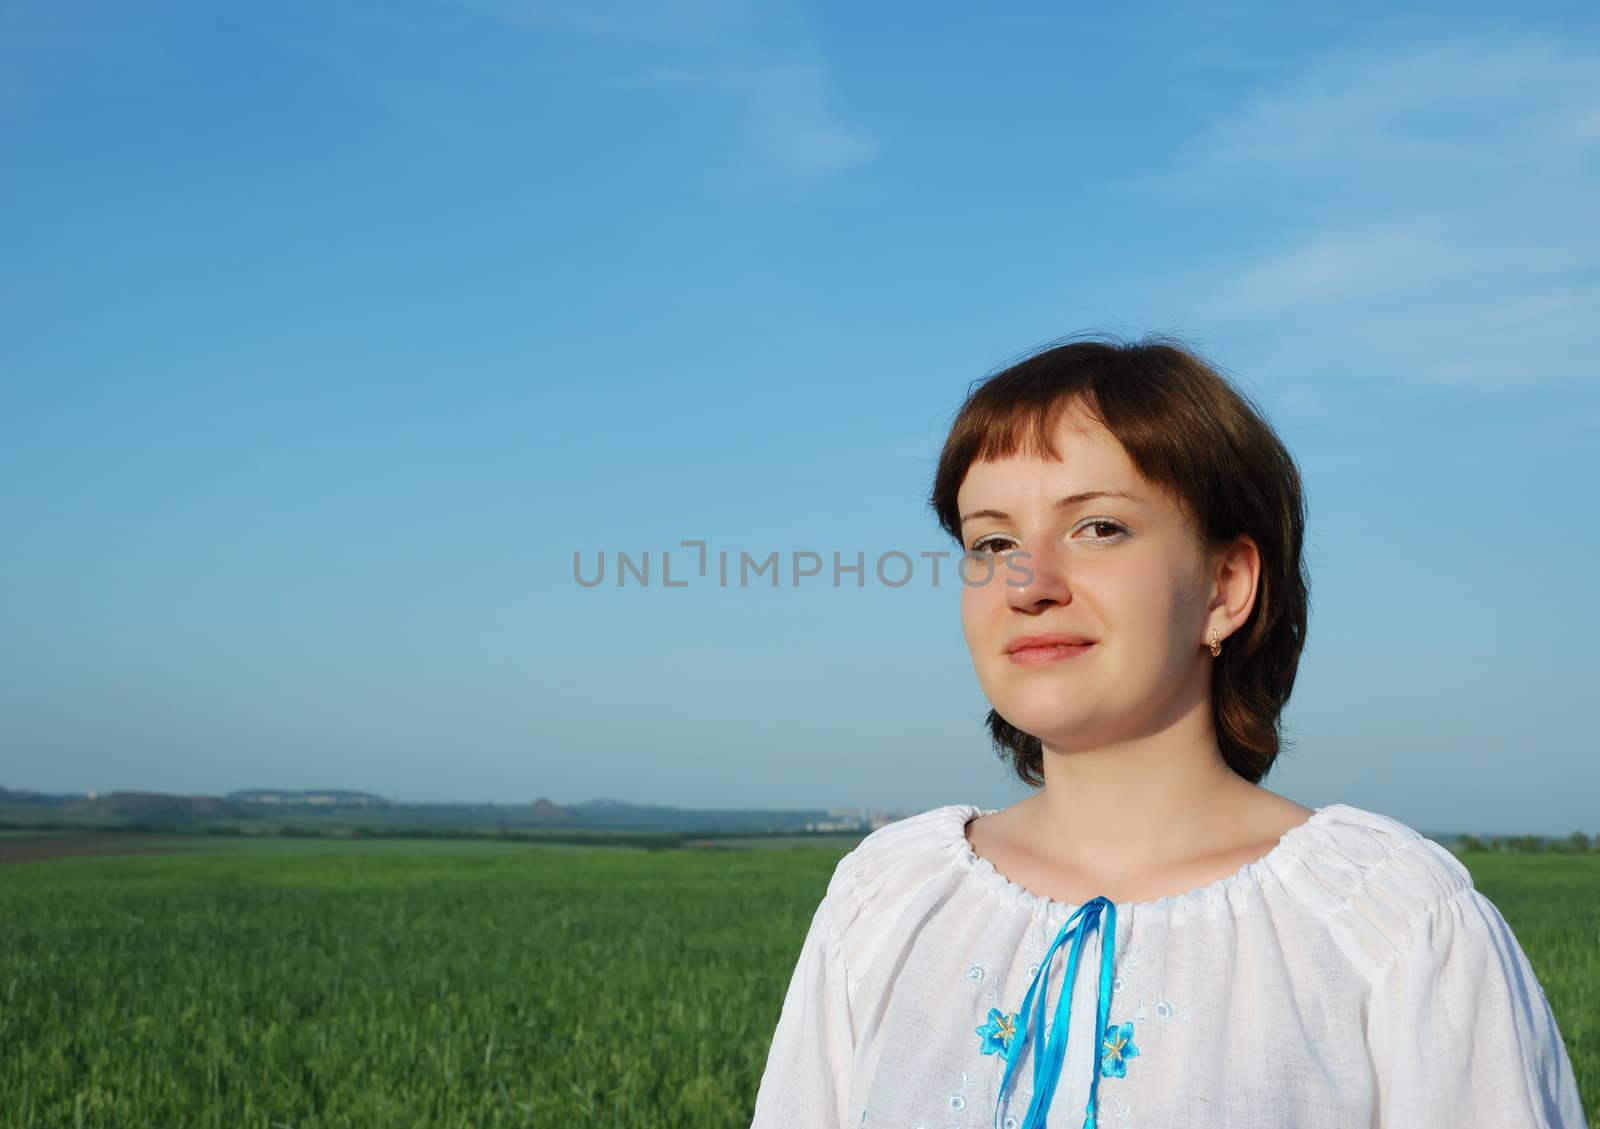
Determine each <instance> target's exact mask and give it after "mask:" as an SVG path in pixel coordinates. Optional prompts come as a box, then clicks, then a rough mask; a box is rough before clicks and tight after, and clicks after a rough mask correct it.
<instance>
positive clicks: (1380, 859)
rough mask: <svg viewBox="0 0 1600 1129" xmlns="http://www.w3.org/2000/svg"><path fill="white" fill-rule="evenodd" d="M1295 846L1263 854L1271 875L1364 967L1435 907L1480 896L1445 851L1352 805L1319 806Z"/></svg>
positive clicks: (1375, 963)
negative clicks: (1311, 909)
mask: <svg viewBox="0 0 1600 1129" xmlns="http://www.w3.org/2000/svg"><path fill="white" fill-rule="evenodd" d="M1293 846H1294V849H1293V850H1289V851H1284V852H1275V853H1274V856H1269V860H1270V862H1271V863H1272V867H1271V869H1272V871H1273V873H1274V875H1275V876H1276V877H1277V878H1278V880H1279V881H1280V882H1281V883H1282V884H1283V886H1284V887H1285V888H1286V889H1288V890H1290V891H1292V892H1293V893H1294V894H1295V895H1296V897H1297V899H1298V900H1300V901H1301V902H1303V903H1306V904H1308V905H1310V906H1311V907H1312V908H1313V909H1314V910H1315V911H1316V913H1317V915H1318V916H1319V917H1322V918H1323V919H1324V920H1325V921H1326V922H1327V924H1328V927H1329V928H1330V929H1332V930H1333V932H1334V933H1335V934H1336V936H1337V937H1338V938H1339V940H1340V942H1341V944H1342V945H1343V946H1344V948H1345V949H1346V950H1347V951H1348V952H1349V954H1350V956H1351V957H1352V959H1354V960H1355V961H1356V963H1357V964H1358V965H1361V966H1364V967H1366V968H1367V969H1369V970H1374V969H1377V968H1381V967H1383V966H1384V965H1385V964H1387V963H1388V961H1389V958H1390V957H1392V956H1393V955H1394V953H1395V952H1396V951H1397V949H1399V948H1400V947H1401V946H1403V945H1405V944H1406V943H1408V941H1409V939H1410V938H1411V936H1412V935H1413V933H1414V931H1415V930H1416V928H1417V927H1418V925H1419V924H1420V923H1422V922H1423V921H1425V920H1426V919H1427V918H1428V917H1430V916H1431V915H1433V914H1434V913H1436V912H1437V911H1438V910H1439V908H1440V907H1442V906H1445V905H1447V904H1448V903H1450V902H1451V901H1452V900H1454V899H1458V898H1476V897H1479V896H1480V895H1478V893H1477V891H1476V890H1475V888H1474V886H1473V881H1472V874H1471V872H1470V871H1468V870H1467V868H1466V867H1465V866H1464V865H1463V864H1462V863H1461V860H1460V859H1458V858H1456V856H1455V855H1454V854H1453V853H1452V852H1451V851H1450V850H1449V849H1448V848H1446V847H1444V846H1442V845H1441V844H1440V843H1438V842H1437V841H1435V840H1434V839H1432V838H1429V837H1428V836H1427V835H1424V834H1423V833H1422V832H1421V831H1419V830H1417V829H1416V828H1415V827H1412V826H1411V825H1410V824H1407V823H1405V822H1402V821H1401V820H1399V819H1396V818H1394V817H1392V816H1389V815H1384V814H1382V813H1380V812H1376V811H1371V810H1368V809H1366V808H1362V807H1357V806H1355V805H1352V804H1344V803H1335V804H1329V805H1327V806H1325V807H1321V808H1318V809H1317V810H1316V813H1315V814H1314V815H1313V816H1312V817H1311V819H1310V820H1308V821H1307V823H1306V824H1305V826H1304V827H1303V828H1302V829H1301V834H1299V835H1298V836H1297V837H1296V838H1295V840H1294V843H1293Z"/></svg>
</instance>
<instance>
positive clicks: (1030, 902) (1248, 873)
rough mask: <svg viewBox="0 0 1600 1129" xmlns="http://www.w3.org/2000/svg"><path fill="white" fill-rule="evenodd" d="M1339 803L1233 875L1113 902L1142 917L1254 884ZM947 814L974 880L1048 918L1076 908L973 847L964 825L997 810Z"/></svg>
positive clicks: (947, 832) (948, 837) (953, 841)
mask: <svg viewBox="0 0 1600 1129" xmlns="http://www.w3.org/2000/svg"><path fill="white" fill-rule="evenodd" d="M1345 807H1346V805H1344V804H1326V805H1324V806H1322V807H1320V808H1314V809H1312V812H1311V816H1310V818H1308V819H1305V820H1302V821H1301V822H1299V823H1297V824H1295V825H1294V826H1293V827H1291V828H1289V830H1287V831H1285V832H1284V833H1283V834H1282V835H1281V836H1279V837H1278V841H1277V843H1276V844H1274V845H1273V847H1272V849H1271V850H1269V851H1268V852H1267V853H1266V854H1264V855H1262V856H1261V857H1260V858H1258V859H1256V860H1254V861H1253V862H1247V863H1245V864H1244V865H1243V866H1242V867H1240V868H1239V869H1238V870H1237V871H1235V872H1234V873H1232V874H1230V875H1228V876H1226V877H1224V878H1218V879H1215V880H1213V881H1211V882H1208V883H1207V884H1206V885H1204V886H1196V887H1194V888H1193V889H1191V890H1186V891H1184V892H1183V893H1180V894H1165V895H1163V896H1161V897H1159V898H1153V899H1150V900H1148V901H1143V902H1113V903H1112V904H1113V905H1115V906H1116V908H1117V911H1118V912H1119V913H1122V914H1127V915H1130V916H1131V915H1133V914H1138V915H1140V916H1143V915H1145V914H1150V913H1162V912H1166V911H1170V910H1175V909H1180V908H1181V909H1185V910H1188V909H1197V908H1200V907H1201V906H1203V905H1205V904H1206V903H1208V902H1213V901H1216V900H1222V899H1226V898H1227V897H1228V894H1229V893H1230V891H1232V890H1234V889H1235V888H1236V887H1238V886H1241V885H1243V884H1245V883H1255V884H1257V885H1259V882H1260V878H1261V875H1262V873H1263V872H1264V871H1266V870H1268V869H1270V868H1272V867H1275V866H1276V865H1278V864H1280V863H1283V862H1285V861H1287V859H1289V858H1290V857H1292V856H1294V855H1295V854H1297V853H1298V852H1299V851H1300V849H1301V845H1302V842H1303V841H1304V840H1305V839H1306V838H1307V837H1308V836H1310V835H1311V834H1312V833H1313V832H1314V831H1317V830H1319V829H1320V828H1321V827H1322V825H1323V824H1325V823H1328V822H1330V821H1331V820H1333V819H1334V818H1335V817H1336V816H1337V815H1338V814H1339V813H1340V812H1341V811H1343V810H1344V809H1345ZM945 810H946V812H947V813H948V816H947V818H946V819H945V820H944V821H943V825H942V826H941V827H940V829H939V830H940V834H941V838H943V839H944V840H945V844H944V845H945V846H946V847H947V848H948V849H949V850H950V851H952V852H953V854H954V855H955V859H956V863H957V865H959V866H961V867H963V868H964V869H965V870H966V871H967V872H968V873H969V874H970V875H971V876H972V878H973V879H975V880H976V881H977V882H978V883H979V884H980V885H982V886H983V887H984V888H985V889H987V890H989V891H991V892H992V893H994V894H995V895H996V896H998V897H999V898H1000V899H1001V900H1002V901H1003V902H1006V903H1007V904H1009V905H1011V906H1013V907H1015V908H1017V909H1020V910H1022V911H1023V912H1026V913H1029V914H1037V913H1040V912H1042V913H1043V914H1044V915H1045V916H1046V917H1047V918H1048V917H1059V918H1066V917H1068V916H1070V915H1071V914H1072V913H1073V912H1074V911H1076V910H1078V909H1080V908H1081V906H1080V904H1079V903H1077V902H1062V901H1057V900H1055V899H1054V898H1050V897H1046V896H1045V895H1043V894H1035V893H1034V892H1033V891H1032V890H1029V889H1028V888H1027V887H1026V886H1023V885H1020V884H1019V883H1016V882H1013V881H1012V880H1011V879H1009V878H1007V877H1006V876H1005V875H1004V874H1001V873H1000V871H999V869H998V868H997V867H996V866H995V865H994V863H992V862H990V861H989V860H988V859H986V858H984V857H983V856H982V855H980V854H978V852H977V851H975V850H973V849H972V843H971V841H970V840H968V839H967V833H966V829H967V824H968V823H970V822H971V821H972V820H973V819H976V818H977V817H978V816H980V815H992V814H994V813H995V812H998V811H1001V810H1003V809H1001V808H984V807H979V806H978V805H977V804H952V805H950V806H949V807H948V808H946V809H945Z"/></svg>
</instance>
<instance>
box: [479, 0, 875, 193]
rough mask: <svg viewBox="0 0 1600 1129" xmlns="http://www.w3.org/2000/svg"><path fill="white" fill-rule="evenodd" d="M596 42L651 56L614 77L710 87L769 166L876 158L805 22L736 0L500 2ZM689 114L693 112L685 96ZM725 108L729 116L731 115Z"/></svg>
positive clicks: (812, 170) (690, 88)
mask: <svg viewBox="0 0 1600 1129" xmlns="http://www.w3.org/2000/svg"><path fill="white" fill-rule="evenodd" d="M498 10H500V11H501V12H502V13H503V14H505V15H506V16H508V17H509V18H511V19H513V20H518V21H529V22H533V23H539V24H543V25H546V26H551V27H555V28H558V29H561V30H563V31H565V32H568V33H571V34H573V35H576V36H579V37H581V38H583V39H585V40H588V41H590V42H592V43H595V44H597V45H599V46H600V47H602V48H603V49H604V48H607V47H610V48H614V49H615V52H616V59H617V62H618V64H619V65H621V66H625V65H629V64H630V63H631V62H632V61H633V60H636V59H637V58H638V57H639V56H640V54H641V53H642V54H643V55H644V56H646V57H647V58H648V60H649V61H648V62H646V63H645V64H644V65H643V66H642V67H641V68H639V69H637V70H636V71H635V72H633V75H632V77H630V78H628V79H625V80H623V81H621V82H620V83H616V84H614V85H620V86H623V87H634V88H640V89H648V90H651V91H654V92H658V93H659V92H668V93H670V92H673V91H685V92H693V93H698V94H710V95H712V96H713V98H714V99H716V101H717V105H718V111H717V112H718V116H719V117H728V118H731V119H732V120H734V121H737V122H739V123H741V125H740V130H741V135H742V146H743V152H744V153H745V154H746V155H747V156H749V157H753V158H755V159H756V160H757V161H759V162H760V163H761V164H762V165H764V166H765V167H767V168H770V169H774V170H776V171H778V172H781V173H784V174H788V175H792V176H800V177H809V176H821V175H827V174H830V173H835V172H839V171H842V170H844V169H846V168H850V167H852V166H855V165H860V164H863V163H866V162H868V161H870V160H872V159H873V158H874V157H875V156H876V155H877V151H878V146H877V142H876V141H875V140H874V139H873V138H872V137H871V136H869V135H868V134H867V132H866V131H864V130H863V129H861V128H860V127H858V126H854V125H851V124H850V123H849V121H848V119H847V115H846V114H845V113H844V111H843V109H842V107H841V105H840V102H841V99H840V97H839V95H838V92H837V90H836V89H835V86H834V83H833V80H832V76H831V72H830V70H829V68H828V65H827V63H826V61H825V60H824V59H823V58H822V56H821V54H820V53H819V52H818V51H817V50H816V49H815V47H814V46H812V45H811V42H810V36H809V35H808V34H807V33H806V30H805V29H804V28H803V27H796V26H792V25H784V23H783V13H782V12H780V11H779V10H778V9H776V8H773V7H771V6H768V5H760V4H754V3H742V2H739V0H699V2H688V0H667V2H663V3H642V2H636V0H605V2H585V3H567V2H560V3H556V2H551V0H524V2H512V3H503V4H500V5H499V9H498ZM684 105H685V113H692V112H693V110H692V103H689V102H686V103H685V104H684ZM730 111H731V113H730Z"/></svg>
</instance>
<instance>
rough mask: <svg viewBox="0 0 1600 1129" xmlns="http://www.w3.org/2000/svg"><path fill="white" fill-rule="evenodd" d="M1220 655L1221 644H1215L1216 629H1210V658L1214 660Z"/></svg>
mask: <svg viewBox="0 0 1600 1129" xmlns="http://www.w3.org/2000/svg"><path fill="white" fill-rule="evenodd" d="M1220 654H1222V644H1221V643H1219V642H1217V629H1216V628H1215V627H1213V628H1212V629H1211V657H1212V658H1216V657H1217V656H1218V655H1220Z"/></svg>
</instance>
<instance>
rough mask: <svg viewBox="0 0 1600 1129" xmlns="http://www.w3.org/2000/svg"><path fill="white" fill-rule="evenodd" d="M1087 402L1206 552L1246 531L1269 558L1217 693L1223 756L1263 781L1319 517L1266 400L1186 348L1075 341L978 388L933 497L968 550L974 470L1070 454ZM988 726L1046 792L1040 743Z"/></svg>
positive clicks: (948, 444) (1149, 342)
mask: <svg viewBox="0 0 1600 1129" xmlns="http://www.w3.org/2000/svg"><path fill="white" fill-rule="evenodd" d="M1073 406H1077V407H1079V408H1080V409H1082V410H1083V411H1084V413H1085V414H1087V415H1089V416H1090V417H1091V418H1093V419H1095V420H1097V421H1098V422H1099V423H1100V424H1102V425H1103V426H1104V427H1105V428H1106V430H1108V431H1109V432H1110V433H1111V434H1112V435H1113V436H1115V437H1116V439H1117V441H1118V442H1120V443H1121V444H1122V447H1123V449H1124V450H1125V451H1126V452H1127V454H1128V458H1129V460H1130V461H1131V462H1132V463H1133V465H1134V467H1135V468H1136V469H1137V470H1138V472H1139V473H1140V474H1141V475H1142V476H1143V477H1144V478H1145V480H1146V481H1148V482H1150V483H1151V484H1152V485H1154V486H1156V487H1157V488H1159V489H1161V490H1163V491H1165V492H1166V493H1167V494H1168V495H1169V496H1170V497H1172V498H1173V499H1175V500H1176V501H1177V502H1179V504H1180V505H1181V506H1182V508H1183V509H1184V511H1185V512H1186V514H1187V515H1188V517H1189V519H1190V522H1191V525H1192V527H1193V528H1194V529H1195V531H1196V536H1197V539H1198V544H1199V546H1200V548H1201V550H1202V552H1207V551H1210V550H1214V549H1218V548H1220V547H1222V546H1223V545H1225V544H1226V543H1228V542H1230V541H1232V540H1233V539H1234V538H1236V537H1238V536H1240V535H1244V534H1248V535H1249V536H1250V537H1251V539H1253V540H1254V541H1255V543H1256V546H1257V548H1258V549H1259V550H1260V554H1261V575H1260V578H1259V581H1258V584H1257V588H1256V601H1255V606H1254V607H1253V608H1252V609H1251V611H1250V616H1249V618H1248V619H1246V620H1245V622H1244V624H1243V625H1242V626H1241V627H1240V629H1239V630H1238V631H1236V632H1235V633H1234V634H1233V635H1232V636H1231V637H1230V638H1229V639H1228V640H1227V642H1226V645H1225V646H1224V647H1223V650H1222V654H1221V656H1220V657H1218V658H1217V659H1216V660H1215V665H1214V667H1213V671H1212V694H1211V713H1212V722H1213V724H1214V726H1215V728H1216V732H1217V741H1218V745H1219V747H1220V749H1221V752H1222V757H1223V760H1224V761H1226V762H1227V764H1228V767H1230V768H1231V769H1233V771H1235V772H1237V773H1238V774H1239V775H1240V776H1242V777H1244V778H1245V779H1246V780H1248V781H1250V782H1251V783H1252V784H1259V783H1260V782H1261V780H1262V779H1263V778H1264V777H1265V776H1266V775H1267V772H1268V771H1269V770H1270V769H1271V768H1272V764H1273V762H1274V761H1275V760H1276V759H1277V757H1278V752H1279V747H1280V743H1281V741H1282V736H1281V733H1280V729H1279V726H1280V715H1281V714H1282V712H1283V707H1284V706H1285V705H1286V704H1287V703H1288V701H1289V694H1290V692H1291V691H1292V690H1293V688H1294V676H1295V671H1296V669H1297V667H1298V666H1299V664H1300V652H1301V649H1302V648H1303V647H1304V646H1305V637H1306V617H1307V611H1308V607H1309V604H1310V579H1309V577H1308V576H1307V575H1306V573H1305V568H1304V564H1303V561H1302V559H1301V546H1302V543H1303V541H1304V539H1305V525H1306V508H1305V500H1304V496H1303V493H1302V490H1301V481H1300V471H1299V468H1298V467H1297V466H1296V464H1295V461H1294V458H1293V457H1292V456H1291V455H1290V454H1289V451H1288V449H1287V448H1286V447H1285V446H1284V444H1283V442H1282V440H1280V439H1279V438H1278V436H1277V433H1276V432H1274V431H1273V429H1272V427H1271V425H1270V424H1269V423H1267V421H1266V419H1265V417H1264V415H1263V413H1262V412H1261V411H1260V409H1259V408H1258V407H1256V405H1255V404H1254V402H1253V401H1251V400H1250V398H1249V397H1248V396H1246V395H1245V394H1244V393H1243V392H1241V391H1240V390H1239V389H1237V388H1235V387H1234V386H1233V385H1232V384H1231V383H1229V382H1228V381H1227V380H1226V379H1224V378H1223V377H1222V376H1221V375H1219V374H1218V373H1217V371H1216V370H1215V369H1213V368H1212V367H1211V366H1210V365H1209V364H1207V363H1206V362H1205V361H1204V360H1202V359H1201V358H1200V357H1199V356H1197V355H1196V354H1195V353H1194V352H1193V351H1191V350H1189V349H1187V348H1185V347H1184V346H1182V345H1181V344H1179V343H1177V342H1176V341H1173V340H1172V339H1170V338H1165V337H1146V338H1144V339H1142V340H1140V341H1138V342H1136V343H1128V342H1124V341H1118V340H1115V339H1098V338H1091V339H1079V340H1072V341H1068V342H1067V343H1065V344H1058V345H1055V346H1052V347H1049V348H1046V349H1044V350H1043V351H1041V352H1038V353H1035V354H1033V355H1032V356H1029V357H1027V358H1025V359H1023V360H1021V361H1019V362H1017V363H1016V364H1013V365H1011V366H1010V367H1009V368H1007V369H1005V370H1003V371H1001V372H999V373H996V374H994V375H992V376H990V377H988V378H986V379H983V380H981V381H979V382H977V383H976V385H975V387H973V388H972V389H971V390H969V392H968V395H967V399H966V402H965V403H964V404H962V406H961V409H960V411H959V412H958V413H957V415H956V418H955V422H954V423H953V424H952V425H951V427H950V434H949V436H948V437H947V438H946V440H945V444H944V450H943V451H942V452H941V454H940V456H939V465H938V468H937V470H936V471H935V473H934V480H933V488H932V491H931V494H930V496H929V505H930V507H931V508H932V509H933V511H934V513H935V514H936V515H937V516H938V519H939V524H940V526H942V527H943V528H944V530H945V532H946V533H948V534H949V535H950V536H951V537H952V538H954V539H955V541H956V543H957V545H962V540H961V518H960V514H959V513H958V511H957V509H956V492H957V491H958V490H959V489H960V488H961V483H962V482H963V481H964V480H965V478H966V476H967V469H968V468H969V467H970V466H971V465H972V464H973V463H974V462H978V461H981V460H987V459H1000V458H1006V457H1008V456H1011V455H1015V454H1018V453H1019V452H1025V453H1026V454H1028V455H1031V456H1033V457H1037V458H1045V457H1048V458H1054V459H1059V458H1060V453H1059V452H1058V451H1057V450H1056V449H1055V447H1054V444H1053V442H1052V438H1051V437H1052V435H1053V434H1054V430H1055V424H1056V422H1057V420H1058V419H1059V418H1060V416H1061V414H1062V413H1063V412H1064V411H1065V410H1066V409H1068V408H1069V407H1073ZM962 547H963V550H964V549H965V546H964V545H962ZM988 725H989V732H990V736H991V737H992V738H993V740H994V744H995V750H996V752H997V753H998V754H999V756H1000V758H1001V759H1002V760H1007V759H1009V760H1010V762H1011V766H1012V768H1013V770H1014V771H1015V773H1016V775H1017V777H1018V778H1019V779H1020V780H1021V781H1022V782H1023V783H1024V784H1027V785H1029V786H1031V787H1041V786H1043V784H1044V751H1043V747H1042V744H1041V742H1040V740H1039V738H1037V737H1035V736H1032V735H1031V734H1028V733H1024V732H1022V730H1020V729H1017V728H1016V727H1015V726H1013V725H1011V724H1010V723H1009V722H1007V721H1006V720H1005V719H1004V718H1003V717H1001V716H1000V715H999V713H997V712H996V711H995V710H993V709H991V710H990V711H989V717H988Z"/></svg>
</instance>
